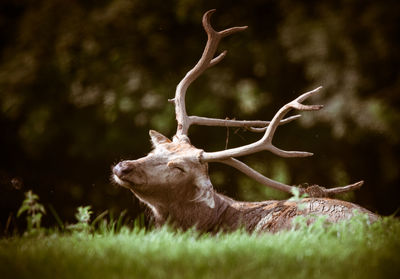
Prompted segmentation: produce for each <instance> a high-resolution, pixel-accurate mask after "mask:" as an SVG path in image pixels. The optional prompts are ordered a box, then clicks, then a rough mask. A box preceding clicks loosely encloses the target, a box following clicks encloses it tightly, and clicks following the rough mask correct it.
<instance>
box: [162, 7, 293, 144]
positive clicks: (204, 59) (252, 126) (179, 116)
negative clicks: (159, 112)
mask: <svg viewBox="0 0 400 279" xmlns="http://www.w3.org/2000/svg"><path fill="white" fill-rule="evenodd" d="M214 12H215V10H210V11H208V12H206V13H205V14H204V16H203V27H204V30H205V31H206V33H207V36H208V39H207V44H206V46H205V48H204V51H203V54H202V56H201V58H200V60H199V61H198V62H197V64H196V65H195V66H194V67H193V69H191V70H190V71H189V72H188V73H187V74H186V76H185V77H184V78H183V79H182V80H181V82H180V83H179V84H178V86H177V88H176V92H175V98H174V99H170V100H169V101H171V102H173V103H174V104H175V113H176V121H177V122H178V127H177V131H176V136H177V137H178V138H179V137H180V136H182V135H185V136H187V134H188V130H189V127H190V126H191V125H193V124H196V125H204V126H225V127H245V128H249V130H251V131H254V132H257V131H259V130H258V129H261V131H264V129H265V128H266V127H267V126H268V125H269V124H270V122H269V121H259V120H255V121H247V120H230V119H215V118H207V117H199V116H188V115H187V112H186V105H185V95H186V90H187V89H188V87H189V86H190V84H191V83H192V82H193V81H195V80H196V79H197V78H198V77H199V76H200V75H201V74H202V73H203V72H204V71H205V70H207V69H208V68H210V67H212V66H214V65H216V64H217V63H219V62H220V61H221V60H222V59H224V57H225V56H226V53H227V51H226V50H225V51H223V52H222V53H221V54H219V55H218V56H217V57H215V58H214V55H215V52H216V51H217V47H218V44H219V42H220V40H221V39H222V38H224V37H226V36H229V35H231V34H233V33H236V32H240V31H243V30H245V29H246V28H247V26H242V27H232V28H229V29H225V30H223V31H219V32H217V31H215V30H214V29H213V27H212V26H211V23H210V19H211V15H212V14H213V13H214ZM298 117H300V116H299V115H295V116H292V117H289V118H287V119H284V120H282V121H281V123H280V124H286V123H289V122H291V121H293V120H295V119H297V118H298Z"/></svg>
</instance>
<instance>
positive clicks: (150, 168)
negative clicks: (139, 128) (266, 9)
mask: <svg viewBox="0 0 400 279" xmlns="http://www.w3.org/2000/svg"><path fill="white" fill-rule="evenodd" d="M214 12H215V10H211V11H208V12H206V13H205V14H204V16H203V27H204V29H205V31H206V33H207V35H208V40H207V44H206V46H205V49H204V52H203V54H202V56H201V58H200V60H199V61H198V63H197V64H196V65H195V66H194V68H193V69H191V70H190V71H189V72H188V73H187V74H186V76H185V77H184V78H183V79H182V80H181V82H180V83H179V84H178V86H177V88H176V92H175V97H174V98H173V99H171V100H170V102H172V103H173V104H174V106H175V113H176V120H177V123H178V126H177V131H176V134H175V136H174V138H173V140H172V141H171V140H169V139H168V138H166V137H165V136H163V135H161V134H160V133H158V132H155V131H150V136H151V140H152V143H153V147H154V150H153V151H152V152H150V153H149V154H148V155H147V156H146V157H144V158H141V159H138V160H132V161H122V162H120V163H119V164H117V165H116V166H115V167H114V168H113V178H114V181H115V182H116V183H118V184H119V185H121V186H124V187H127V188H129V189H131V190H132V192H133V193H134V194H135V195H136V196H137V197H138V198H139V199H141V200H142V201H144V202H145V203H147V204H148V205H149V206H150V207H152V208H153V211H157V208H161V207H166V206H168V205H169V204H171V203H176V202H179V203H187V202H202V203H204V204H206V205H207V206H208V207H210V208H212V207H214V195H213V193H214V192H213V188H212V184H211V182H210V179H209V175H208V165H207V164H208V163H209V162H218V163H223V164H227V165H229V166H232V167H234V168H236V169H238V170H239V171H241V172H243V173H244V174H246V175H248V176H250V177H251V178H253V179H255V180H256V181H258V182H259V183H261V184H263V185H266V186H268V187H272V188H275V189H279V190H282V191H285V192H289V193H291V192H292V190H293V188H294V187H293V186H290V185H286V184H283V183H280V182H277V181H274V180H271V179H269V178H267V177H265V176H263V175H262V174H260V173H258V172H256V171H255V170H253V169H252V168H250V167H249V166H247V165H246V164H244V163H243V162H241V161H239V160H237V159H236V158H237V157H241V156H245V155H250V154H253V153H257V152H261V151H270V152H272V153H274V154H276V155H278V156H281V157H307V156H311V155H313V154H312V153H309V152H300V151H285V150H282V149H279V148H278V147H276V146H274V145H273V144H272V139H273V136H274V134H275V131H276V129H277V128H278V126H279V125H282V124H286V123H289V122H291V121H293V120H295V119H297V118H299V117H300V115H295V116H291V117H288V118H284V117H285V116H286V114H287V113H288V112H290V111H291V110H298V111H313V110H319V109H321V108H322V107H323V106H322V105H304V104H302V102H303V101H305V100H306V99H307V98H309V97H310V96H312V95H314V94H317V93H318V92H320V90H321V88H322V87H318V88H316V89H314V90H311V91H309V92H307V93H304V94H302V95H301V96H299V97H298V98H296V99H295V100H293V101H291V102H289V103H287V104H286V105H284V106H283V107H282V108H281V109H279V110H278V112H277V113H276V114H275V116H274V117H273V119H272V120H271V121H247V120H226V119H225V120H224V119H214V118H206V117H198V116H188V115H187V113H186V107H185V95H186V90H187V89H188V87H189V86H190V84H191V83H192V82H193V81H194V80H196V79H197V78H198V77H199V76H200V75H201V74H202V73H203V72H204V71H205V70H206V69H208V68H210V67H212V66H214V65H216V64H217V63H219V62H220V61H221V60H222V59H223V58H224V57H225V56H226V53H227V52H226V51H224V52H222V53H221V54H219V55H218V56H216V57H215V53H216V51H217V47H218V44H219V42H220V40H221V39H222V38H224V37H226V36H228V35H231V34H233V33H236V32H239V31H243V30H245V29H246V28H247V27H246V26H243V27H233V28H229V29H226V30H223V31H219V32H217V31H215V30H214V29H213V28H212V26H211V24H210V18H211V15H212V14H213V13H214ZM191 125H206V126H222V127H243V128H246V129H248V130H249V131H252V132H260V133H263V135H262V137H261V138H260V139H259V140H258V141H256V142H254V143H251V144H248V145H245V146H241V147H237V148H232V149H227V150H223V151H218V152H204V151H203V150H201V149H197V148H196V147H194V146H193V145H191V144H190V140H189V138H188V131H189V128H190V126H191ZM362 184H363V181H360V182H357V183H355V184H352V185H347V186H344V187H336V188H330V189H326V188H324V187H320V186H313V187H310V188H307V189H300V193H308V194H309V195H311V196H314V197H317V196H319V197H321V196H322V197H323V196H328V195H331V194H334V193H341V192H346V191H350V190H354V189H357V188H359V187H361V185H362Z"/></svg>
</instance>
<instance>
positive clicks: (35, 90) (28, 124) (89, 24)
mask: <svg viewBox="0 0 400 279" xmlns="http://www.w3.org/2000/svg"><path fill="white" fill-rule="evenodd" d="M399 3H400V2H399V1H395V0H385V1H361V0H346V1H345V0H339V1H337V0H329V1H293V0H283V1H265V0H251V1H246V2H245V3H242V2H239V1H236V2H235V1H234V2H232V1H228V0H223V1H218V3H216V2H215V1H192V0H179V1H171V0H163V1H160V0H154V1H138V0H133V1H127V0H114V1H108V0H103V1H60V0H55V1H54V0H43V1H32V0H23V1H14V0H3V1H1V4H0V13H1V14H0V16H1V20H0V32H1V34H2V40H1V42H0V92H1V93H0V127H1V129H2V133H1V136H0V153H1V154H2V158H1V161H0V207H1V216H0V218H1V219H0V225H2V226H3V224H5V223H6V220H7V218H8V216H9V214H10V212H16V211H17V210H18V208H17V207H16V206H17V203H16V202H15V201H17V200H21V199H22V198H23V197H22V192H21V193H20V192H18V191H17V190H18V189H22V190H23V191H25V190H26V189H25V187H34V190H35V192H37V193H40V196H41V198H42V201H44V203H45V204H47V203H48V202H49V201H52V203H53V202H54V204H55V205H56V207H57V208H55V210H57V212H58V213H59V214H60V218H62V219H63V220H65V219H66V220H73V219H74V216H73V213H72V212H73V209H74V208H75V207H76V206H77V205H79V204H91V205H92V206H93V211H94V212H96V211H97V210H99V208H112V209H114V210H115V211H117V212H118V211H121V210H123V209H126V208H129V212H128V213H127V214H129V215H137V214H139V213H140V212H142V211H143V209H142V208H141V207H140V206H139V203H138V201H137V200H135V201H134V202H133V203H132V199H131V198H130V197H129V196H128V195H126V190H125V189H119V188H115V187H111V186H110V183H109V169H110V165H111V164H113V163H115V162H116V161H118V160H119V159H120V158H139V157H141V156H143V155H144V154H146V153H147V152H149V151H150V148H151V147H150V143H149V142H148V130H149V129H156V130H160V132H163V133H165V134H166V135H167V136H172V135H173V133H174V130H175V128H176V127H175V125H176V123H175V119H174V115H173V108H172V106H171V105H170V104H168V102H167V99H168V98H172V97H173V94H174V89H175V87H176V85H177V83H178V82H179V80H180V79H181V78H182V77H183V76H184V74H185V73H186V72H187V71H188V70H189V69H190V67H191V66H193V65H194V64H195V62H196V61H197V59H198V58H199V57H200V55H201V52H202V49H203V47H204V44H205V40H206V37H205V34H204V31H203V30H202V28H201V25H200V21H201V16H202V14H203V13H204V12H205V11H206V10H208V9H211V8H217V13H216V14H215V16H213V19H212V22H213V25H214V26H215V28H216V29H222V28H226V27H230V26H235V25H248V26H249V28H248V30H247V31H246V32H243V33H241V34H238V35H235V36H232V37H230V38H226V39H225V40H223V41H222V42H221V48H220V50H221V51H222V50H223V49H227V50H228V55H227V57H226V58H225V59H224V61H223V62H222V63H220V64H219V65H218V66H217V67H213V68H212V69H210V70H208V71H207V72H206V73H205V75H204V76H202V77H201V78H200V79H199V80H198V81H197V82H195V83H194V84H193V85H192V86H191V87H190V88H189V91H188V94H187V107H188V111H189V113H191V114H192V113H193V114H198V115H202V116H209V117H220V118H225V117H229V118H236V119H262V120H269V119H270V118H271V117H272V115H273V113H274V112H275V111H277V109H278V108H279V106H280V105H282V104H284V103H285V102H287V101H288V100H291V99H293V97H295V96H297V95H298V94H299V93H301V92H305V91H306V90H307V89H310V88H313V87H314V86H315V85H323V86H324V92H323V94H322V95H321V97H320V98H319V100H312V102H313V103H314V102H315V103H321V104H324V105H325V109H324V110H322V111H320V112H318V113H304V114H303V115H302V117H301V121H299V122H298V123H292V124H290V125H287V126H285V127H280V128H279V131H278V133H277V138H276V142H275V144H276V145H277V146H281V147H283V148H285V149H301V150H307V151H310V152H313V153H315V154H316V156H315V157H314V158H308V159H293V160H281V159H278V158H276V157H275V156H270V154H264V153H262V154H258V155H255V156H254V157H252V158H245V159H244V160H246V161H247V160H249V161H250V160H251V161H250V163H253V162H257V164H259V165H262V167H261V168H260V169H262V170H263V173H264V174H265V175H267V176H269V177H274V178H279V180H280V181H282V182H285V183H288V184H299V183H304V182H308V183H310V184H311V183H316V184H319V185H324V186H325V185H329V186H330V185H344V184H348V183H351V182H353V181H356V180H359V179H364V180H365V181H366V183H365V185H364V186H363V190H361V191H358V192H356V193H355V197H354V198H355V200H356V201H357V202H358V203H360V204H361V205H363V206H366V207H368V208H370V209H372V210H373V211H378V212H379V213H382V214H391V213H393V212H394V211H395V210H396V209H397V208H398V207H399V206H400V205H399V200H398V196H397V195H396V191H397V188H398V185H399V183H400V172H398V166H399V165H400V161H399V160H400V156H398V154H399V151H400V150H399V140H400V130H399V129H394V127H396V125H397V123H399V120H400V111H399V108H400V105H399V101H400V99H399V94H397V92H399V89H400V85H399V82H398V80H399V79H398V64H399V61H400V57H399V52H398V49H399V41H398V34H399V33H400V32H399V23H398V12H397V11H398V10H399V8H400V7H399ZM355 19H357V20H355ZM304 128H307V130H305V129H304ZM230 132H231V133H230V137H229V145H230V146H238V145H242V144H243V143H247V142H249V141H251V140H254V139H255V138H256V137H257V136H254V135H250V134H249V133H248V132H245V131H241V130H231V131H230ZM226 134H227V133H226V129H224V128H208V127H193V129H191V130H190V137H191V140H192V142H193V143H194V144H195V145H196V146H197V147H199V148H202V149H204V150H207V151H213V150H221V149H223V148H224V146H225V142H226V140H225V139H226ZM204 135H207V136H204ZM210 170H211V172H212V173H213V172H215V173H216V174H217V175H216V176H218V178H219V179H218V181H217V180H215V181H213V182H214V184H216V185H215V186H216V187H218V189H219V190H220V191H222V192H224V193H226V194H228V195H229V196H233V197H235V198H238V199H243V198H251V199H255V198H257V199H260V198H264V197H265V196H266V197H267V198H271V197H273V198H275V197H276V198H283V196H282V195H279V194H274V193H269V192H266V191H264V190H258V189H259V188H260V185H259V184H257V183H255V182H254V181H251V182H248V184H249V187H248V188H247V189H245V190H244V189H243V186H242V185H241V183H242V182H243V181H244V180H243V175H242V174H240V173H237V172H236V171H234V170H231V169H229V168H224V167H221V166H219V165H217V164H212V165H211V168H210ZM14 182H15V183H14ZM17 182H18V183H17ZM245 183H247V181H245ZM252 189H254V190H252Z"/></svg>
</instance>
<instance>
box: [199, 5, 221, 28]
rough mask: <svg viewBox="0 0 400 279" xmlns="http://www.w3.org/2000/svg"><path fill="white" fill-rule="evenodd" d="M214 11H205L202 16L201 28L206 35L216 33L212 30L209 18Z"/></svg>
mask: <svg viewBox="0 0 400 279" xmlns="http://www.w3.org/2000/svg"><path fill="white" fill-rule="evenodd" d="M215 11H216V9H212V10H209V11H207V12H206V13H205V14H204V15H203V21H202V22H203V27H204V30H205V31H206V32H207V34H215V33H218V32H216V31H215V30H214V28H213V27H212V26H211V16H212V14H213V13H215Z"/></svg>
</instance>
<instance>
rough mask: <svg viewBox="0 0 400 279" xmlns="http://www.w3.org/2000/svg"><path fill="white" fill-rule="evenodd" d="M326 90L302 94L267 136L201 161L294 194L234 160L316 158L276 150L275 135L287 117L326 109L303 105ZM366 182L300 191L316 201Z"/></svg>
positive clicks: (285, 108) (282, 112)
mask: <svg viewBox="0 0 400 279" xmlns="http://www.w3.org/2000/svg"><path fill="white" fill-rule="evenodd" d="M321 88H322V87H321V86H320V87H318V88H316V89H314V90H311V91H309V92H307V93H304V94H302V95H301V96H299V97H297V98H296V99H295V100H293V101H291V102H290V103H288V104H286V105H284V106H283V107H282V108H281V109H280V110H279V111H278V112H277V113H276V114H275V116H274V118H273V119H272V121H271V122H270V123H269V126H268V128H267V129H266V131H265V134H264V136H263V137H262V138H261V139H260V140H258V141H256V142H254V143H251V144H248V145H245V146H241V147H237V148H232V149H227V150H223V151H218V152H203V153H202V154H201V157H200V160H201V161H203V162H220V163H223V164H227V165H229V166H231V167H234V168H236V169H238V170H240V171H241V172H243V173H244V174H246V175H248V176H249V177H251V178H253V179H254V180H256V181H258V182H259V183H261V184H264V185H266V186H268V187H271V188H275V189H278V190H281V191H284V192H288V193H292V192H293V189H294V188H297V187H294V186H290V185H286V184H283V183H280V182H277V181H274V180H272V179H269V178H267V177H265V176H263V175H262V174H260V173H258V172H257V171H255V170H253V169H252V168H250V167H249V166H247V165H246V164H244V163H243V162H241V161H239V160H236V159H234V157H240V156H245V155H249V154H253V153H257V152H260V151H264V150H268V151H270V152H272V153H274V154H276V155H278V156H281V157H307V156H312V155H313V154H312V153H309V152H301V151H285V150H282V149H279V148H277V147H275V146H274V145H273V144H272V138H273V136H274V134H275V131H276V129H277V127H278V126H279V125H280V123H281V120H282V119H283V117H284V116H285V115H286V114H287V113H288V112H289V111H291V110H292V109H297V110H301V111H311V110H319V109H321V108H322V107H323V106H322V105H303V104H302V103H301V102H303V101H304V100H306V99H307V98H309V97H310V96H312V95H313V94H316V93H318V92H319V90H320V89H321ZM363 183H364V182H363V181H359V182H357V183H354V184H351V185H347V186H343V187H336V188H331V189H326V188H324V187H320V186H318V185H312V186H310V187H307V188H305V189H304V188H300V189H299V191H300V193H301V194H303V193H307V194H308V195H309V196H312V197H328V196H332V195H334V194H338V193H344V192H348V191H353V190H356V189H358V188H360V187H361V186H362V184H363Z"/></svg>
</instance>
